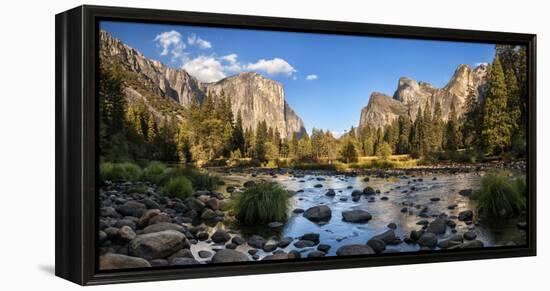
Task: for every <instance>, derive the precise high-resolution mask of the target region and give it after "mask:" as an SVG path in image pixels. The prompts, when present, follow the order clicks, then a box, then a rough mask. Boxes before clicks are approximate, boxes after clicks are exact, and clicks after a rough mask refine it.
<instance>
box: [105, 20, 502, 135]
mask: <svg viewBox="0 0 550 291" xmlns="http://www.w3.org/2000/svg"><path fill="white" fill-rule="evenodd" d="M100 26H101V28H102V29H104V30H106V31H108V32H109V33H111V34H112V35H113V36H114V37H116V38H118V39H120V40H122V41H123V42H124V43H126V44H127V45H129V46H131V47H133V48H135V49H137V50H139V51H140V52H141V53H143V54H144V55H145V56H146V57H148V58H151V59H156V60H159V61H161V62H163V63H164V64H166V65H168V66H171V67H177V68H184V69H186V70H187V71H188V72H189V73H190V74H191V75H194V76H195V77H197V78H198V79H200V80H202V81H216V80H219V79H221V78H223V77H225V76H230V75H234V74H236V73H238V72H241V71H256V72H258V73H261V74H262V75H264V76H266V77H268V78H271V79H274V80H276V81H278V82H280V83H282V84H283V86H284V88H285V93H286V99H287V101H288V103H289V104H290V105H291V106H292V108H294V110H295V111H296V112H297V113H298V115H299V116H300V117H302V119H303V120H304V123H305V125H306V129H307V130H308V132H311V129H312V128H313V127H316V128H322V129H328V130H331V131H333V132H334V133H336V134H338V133H342V132H343V131H345V130H348V129H349V128H350V127H351V126H357V124H358V123H359V115H360V112H361V108H363V106H366V105H367V103H368V101H369V96H370V94H371V93H372V92H374V91H378V92H382V93H385V94H388V95H390V96H391V95H393V93H394V91H395V89H396V87H397V81H398V79H399V78H400V77H402V76H407V77H410V78H413V79H415V80H417V81H425V82H428V83H431V84H432V85H434V86H436V87H443V86H444V85H445V84H446V83H447V81H448V80H449V79H450V78H451V76H452V75H453V73H454V70H455V69H456V68H457V67H458V65H460V64H468V65H470V66H475V65H476V64H479V63H487V62H491V61H492V59H493V57H494V45H492V44H477V43H460V42H446V41H427V40H409V39H397V38H382V37H364V36H342V35H326V34H311V33H294V32H292V33H291V32H277V31H259V30H245V29H229V28H212V27H197V26H181V25H159V24H140V23H123V22H102V23H101V24H100Z"/></svg>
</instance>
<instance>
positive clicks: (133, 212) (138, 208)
mask: <svg viewBox="0 0 550 291" xmlns="http://www.w3.org/2000/svg"><path fill="white" fill-rule="evenodd" d="M146 209H147V207H145V205H144V204H143V203H139V202H136V201H126V202H125V203H124V204H122V205H120V206H118V207H116V211H117V212H118V213H120V214H122V215H128V216H135V217H141V215H143V213H144V212H145V210H146Z"/></svg>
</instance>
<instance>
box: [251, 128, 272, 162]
mask: <svg viewBox="0 0 550 291" xmlns="http://www.w3.org/2000/svg"><path fill="white" fill-rule="evenodd" d="M268 140H269V139H268V129H267V123H266V122H265V120H264V121H260V122H258V125H257V126H256V141H255V146H254V154H255V158H256V159H257V160H259V161H261V162H266V161H267V160H266V156H265V154H266V148H265V143H266V142H267V141H268Z"/></svg>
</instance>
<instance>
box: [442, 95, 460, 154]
mask: <svg viewBox="0 0 550 291" xmlns="http://www.w3.org/2000/svg"><path fill="white" fill-rule="evenodd" d="M456 115H457V114H456V109H455V104H454V102H451V110H450V112H449V119H448V120H447V128H446V132H445V136H446V146H445V148H446V149H447V150H451V151H456V150H457V149H458V146H459V140H460V137H459V134H458V133H459V131H458V118H457V116H456Z"/></svg>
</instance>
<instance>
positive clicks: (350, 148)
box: [340, 138, 357, 164]
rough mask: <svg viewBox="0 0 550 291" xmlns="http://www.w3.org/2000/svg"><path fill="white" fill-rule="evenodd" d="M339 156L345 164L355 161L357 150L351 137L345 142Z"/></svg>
mask: <svg viewBox="0 0 550 291" xmlns="http://www.w3.org/2000/svg"><path fill="white" fill-rule="evenodd" d="M340 156H341V158H342V160H343V161H344V162H345V163H347V164H349V163H354V162H357V150H356V149H355V145H354V144H353V142H352V141H351V139H349V138H348V139H347V141H346V142H345V144H344V146H343V147H342V150H341V152H340Z"/></svg>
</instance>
